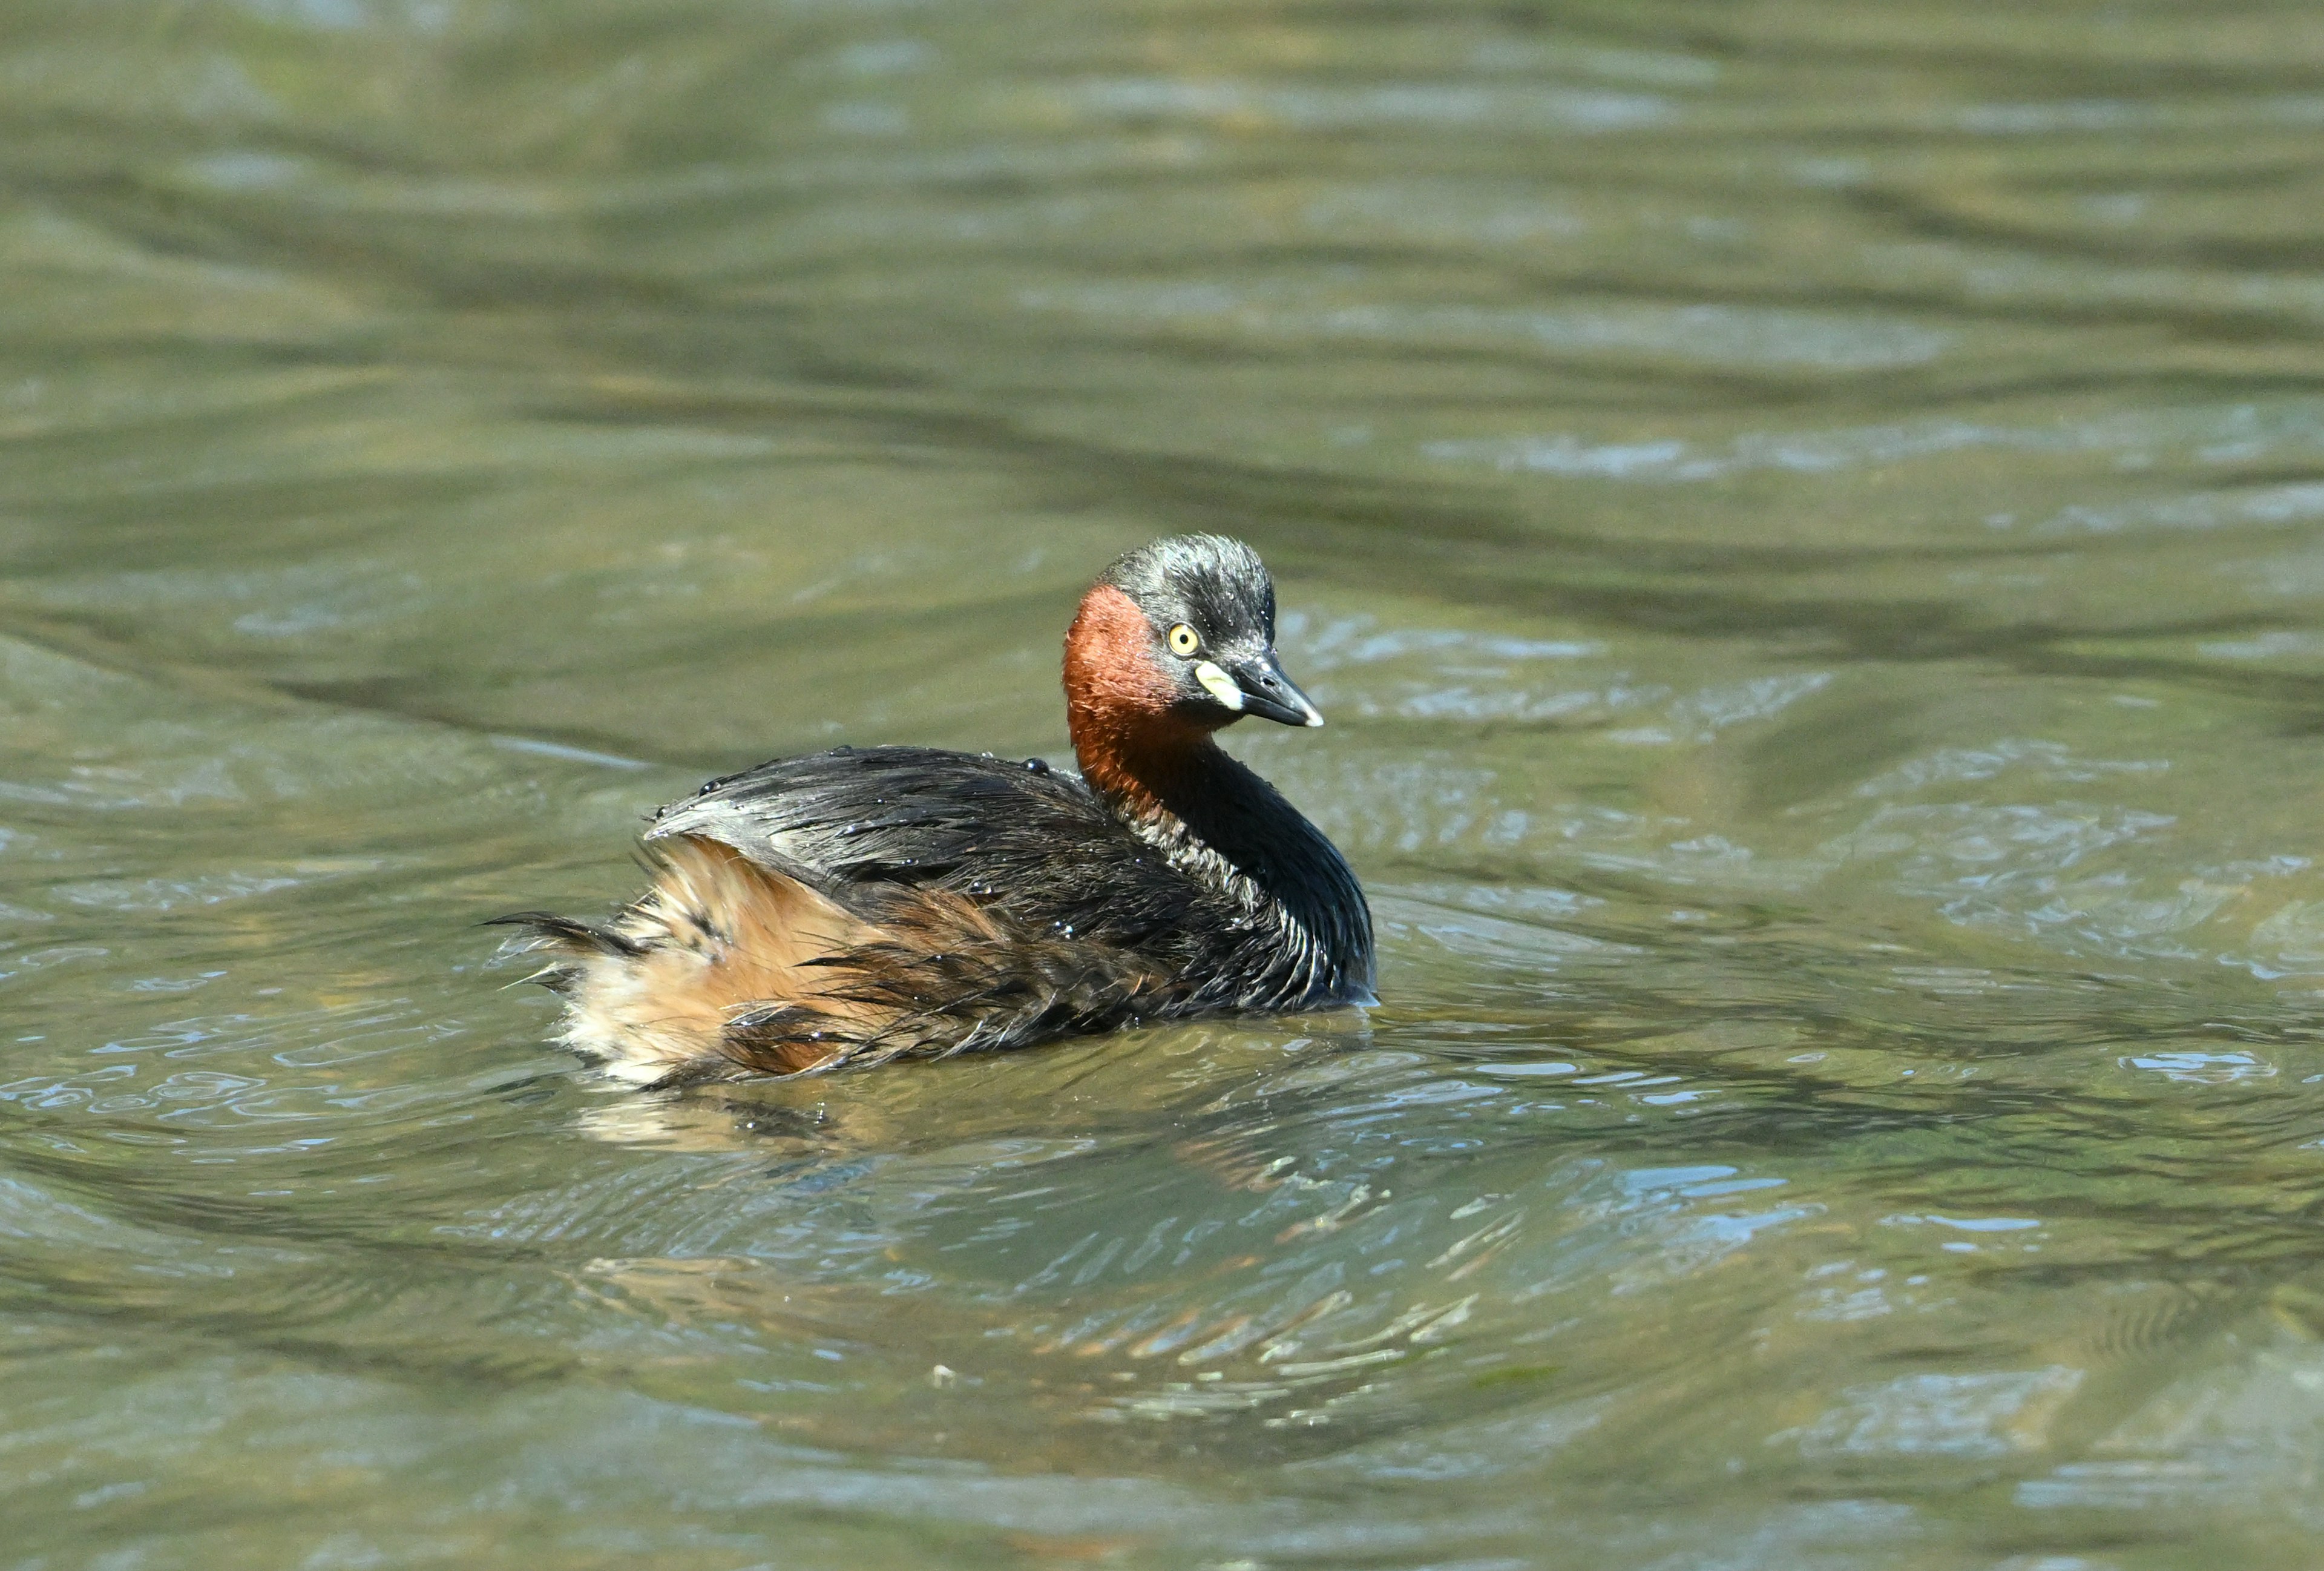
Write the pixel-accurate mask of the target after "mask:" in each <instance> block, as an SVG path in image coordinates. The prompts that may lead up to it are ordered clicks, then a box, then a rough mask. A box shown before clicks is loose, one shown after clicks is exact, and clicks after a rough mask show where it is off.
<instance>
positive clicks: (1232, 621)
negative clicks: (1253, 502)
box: [1098, 534, 1275, 645]
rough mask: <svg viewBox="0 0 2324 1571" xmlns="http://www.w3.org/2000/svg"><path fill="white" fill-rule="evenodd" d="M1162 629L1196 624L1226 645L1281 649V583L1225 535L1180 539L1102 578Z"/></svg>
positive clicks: (1120, 563)
mask: <svg viewBox="0 0 2324 1571" xmlns="http://www.w3.org/2000/svg"><path fill="white" fill-rule="evenodd" d="M1098 582H1100V583H1102V584H1111V585H1112V586H1113V587H1115V588H1117V589H1119V590H1120V591H1121V592H1122V593H1123V594H1125V595H1127V596H1130V599H1131V600H1133V601H1134V602H1136V603H1137V605H1138V608H1139V610H1141V611H1143V612H1145V613H1146V615H1147V616H1148V618H1149V619H1150V620H1151V621H1152V622H1153V623H1154V624H1155V625H1156V626H1157V627H1167V626H1169V625H1170V624H1172V623H1174V622H1185V623H1187V624H1191V625H1193V626H1194V629H1195V630H1196V631H1197V632H1199V633H1201V634H1202V635H1203V638H1205V639H1206V640H1214V641H1216V642H1219V643H1221V644H1222V645H1223V644H1233V643H1243V642H1257V643H1259V644H1261V645H1265V644H1270V643H1272V642H1275V580H1274V579H1272V578H1268V574H1267V564H1266V563H1264V562H1262V561H1260V560H1259V553H1258V552H1257V551H1255V550H1251V549H1250V547H1249V546H1247V545H1245V544H1243V543H1242V541H1239V540H1231V539H1229V538H1228V537H1227V536H1225V535H1222V534H1174V535H1170V536H1167V537H1166V538H1164V539H1162V540H1157V541H1154V542H1153V543H1152V544H1150V545H1142V546H1139V548H1138V549H1137V550H1134V551H1127V552H1124V553H1123V554H1122V555H1121V556H1120V557H1118V558H1116V559H1114V563H1113V565H1112V566H1111V567H1110V568H1106V570H1105V571H1104V572H1103V573H1102V574H1100V575H1099V576H1098Z"/></svg>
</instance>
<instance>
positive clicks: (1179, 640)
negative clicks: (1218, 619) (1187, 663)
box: [1170, 622, 1203, 654]
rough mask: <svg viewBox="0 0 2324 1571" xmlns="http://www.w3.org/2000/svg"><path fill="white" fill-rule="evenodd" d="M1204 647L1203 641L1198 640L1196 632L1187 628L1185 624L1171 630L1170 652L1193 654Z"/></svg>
mask: <svg viewBox="0 0 2324 1571" xmlns="http://www.w3.org/2000/svg"><path fill="white" fill-rule="evenodd" d="M1202 647H1203V641H1202V640H1201V639H1199V638H1196V637H1195V636H1194V629H1193V628H1191V627H1189V626H1187V625H1186V624H1185V623H1183V622H1181V623H1179V624H1177V625H1176V626H1175V627H1173V628H1172V629H1170V652H1171V653H1172V654H1192V653H1194V652H1195V651H1196V650H1198V649H1200V648H1202Z"/></svg>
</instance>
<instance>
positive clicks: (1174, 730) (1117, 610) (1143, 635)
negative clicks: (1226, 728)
mask: <svg viewBox="0 0 2324 1571" xmlns="http://www.w3.org/2000/svg"><path fill="white" fill-rule="evenodd" d="M1161 658H1162V657H1161V656H1160V654H1159V653H1158V652H1157V648H1156V643H1155V636H1154V631H1153V629H1152V627H1151V626H1149V625H1148V622H1147V619H1146V614H1145V613H1144V612H1143V611H1140V610H1139V608H1138V605H1137V603H1136V602H1135V601H1133V600H1131V599H1130V596H1127V595H1125V594H1123V593H1122V592H1121V591H1120V589H1117V588H1115V587H1113V586H1112V585H1111V584H1099V585H1097V586H1096V587H1093V588H1092V589H1091V590H1090V592H1089V593H1088V594H1086V595H1084V596H1082V604H1081V609H1080V611H1079V612H1078V613H1077V614H1076V615H1074V624H1073V626H1072V627H1071V628H1069V629H1067V631H1066V633H1065V725H1066V728H1067V729H1068V730H1069V731H1070V732H1071V733H1072V735H1073V739H1074V757H1075V758H1076V759H1078V760H1079V761H1080V763H1081V769H1082V778H1084V780H1086V781H1089V782H1090V784H1091V785H1092V786H1093V787H1094V788H1096V790H1098V791H1100V792H1101V793H1102V794H1103V795H1104V796H1106V797H1107V798H1109V799H1111V800H1113V801H1115V802H1116V803H1118V804H1120V806H1121V807H1123V808H1125V809H1129V810H1130V811H1132V812H1136V813H1139V814H1141V815H1145V814H1150V813H1153V812H1155V811H1157V810H1161V811H1176V810H1177V804H1179V803H1181V802H1183V801H1185V799H1186V793H1187V792H1188V791H1190V790H1196V789H1199V782H1200V781H1201V780H1202V779H1203V776H1204V775H1206V774H1207V773H1209V772H1210V767H1211V765H1212V764H1213V762H1214V761H1218V762H1222V761H1223V760H1224V758H1225V754H1223V753H1220V752H1219V750H1218V746H1217V744H1215V743H1213V741H1212V740H1211V735H1212V732H1213V730H1215V729H1216V727H1215V726H1214V725H1205V724H1203V722H1202V721H1201V720H1198V719H1194V718H1190V717H1189V716H1187V715H1186V714H1185V712H1184V711H1183V710H1182V709H1181V708H1180V707H1179V706H1178V693H1177V688H1176V684H1175V683H1174V681H1173V680H1172V676H1171V673H1170V672H1169V671H1168V670H1166V669H1164V667H1163V666H1162V665H1161V664H1160V661H1161Z"/></svg>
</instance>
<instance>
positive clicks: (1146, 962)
mask: <svg viewBox="0 0 2324 1571" xmlns="http://www.w3.org/2000/svg"><path fill="white" fill-rule="evenodd" d="M648 856H649V859H650V865H651V868H652V871H653V882H652V884H651V886H650V888H649V889H648V890H647V892H646V893H645V894H644V895H642V896H641V897H640V898H639V899H638V900H637V901H635V902H634V903H632V905H631V906H629V907H628V908H627V909H626V910H623V911H622V912H621V913H620V914H619V915H617V916H615V917H614V918H613V919H612V920H611V921H609V922H607V923H604V925H602V926H600V925H593V924H590V923H586V922H579V921H575V920H573V919H569V918H566V917H559V916H554V915H551V914H549V913H548V912H544V911H524V912H520V913H518V914H516V915H513V916H507V917H502V918H499V919H498V920H499V921H500V922H503V923H506V924H509V925H512V926H517V927H521V928H523V929H526V930H527V932H528V933H529V934H530V940H531V942H530V946H529V947H530V949H532V950H533V951H535V952H537V953H541V954H545V955H547V956H549V965H548V966H547V967H545V968H544V969H543V970H542V971H541V972H539V973H538V974H537V978H536V979H537V980H539V981H542V982H544V983H546V984H548V985H549V986H550V987H552V988H553V989H555V990H556V991H557V992H558V993H561V994H562V995H563V996H564V998H565V1000H566V1003H567V1010H566V1016H565V1021H564V1026H563V1030H562V1040H564V1042H565V1043H566V1045H567V1046H568V1047H570V1048H572V1049H574V1050H576V1052H579V1053H582V1054H584V1055H585V1056H586V1057H588V1058H592V1059H594V1060H595V1061H596V1062H598V1063H599V1064H600V1065H601V1066H602V1067H604V1068H605V1070H606V1071H607V1072H608V1073H611V1074H613V1075H616V1076H618V1077H621V1078H622V1079H625V1080H630V1081H632V1082H635V1083H637V1084H640V1085H650V1086H671V1085H680V1084H689V1083H693V1082H696V1081H703V1080H715V1079H724V1078H731V1077H735V1076H740V1075H795V1074H802V1073H807V1072H810V1071H815V1070H821V1069H829V1068H834V1067H838V1066H839V1065H841V1064H847V1063H883V1062H886V1061H888V1060H889V1059H891V1058H906V1057H922V1058H925V1057H938V1056H942V1055H945V1054H949V1053H957V1052H967V1051H971V1050H974V1049H986V1048H1007V1047H1015V1046H1019V1045H1021V1044H1023V1043H1026V1042H1029V1041H1033V1040H1039V1039H1041V1038H1045V1037H1050V1036H1056V1035H1063V1034H1066V1033H1070V1032H1074V1031H1089V1030H1106V1029H1110V1028H1111V1027H1114V1026H1118V1025H1121V1024H1125V1023H1128V1022H1130V1021H1134V1020H1136V1019H1139V1018H1140V1017H1141V1015H1145V1014H1153V1013H1167V1012H1170V1011H1171V1009H1172V1006H1173V1005H1174V1004H1175V1003H1180V1002H1182V1001H1183V999H1184V996H1185V992H1186V989H1185V986H1184V984H1181V983H1179V982H1178V981H1177V980H1176V979H1175V978H1174V977H1173V976H1172V975H1169V974H1168V973H1167V971H1165V970H1162V969H1159V968H1157V966H1155V965H1154V964H1153V963H1152V961H1151V960H1150V959H1147V958H1141V957H1140V956H1135V955H1132V954H1129V953H1126V952H1122V951H1119V950H1115V949H1112V948H1111V947H1093V946H1091V945H1090V944H1088V943H1087V942H1086V941H1076V940H1074V939H1071V938H1062V937H1059V936H1058V935H1056V933H1054V932H1047V931H1044V932H1039V933H1027V932H1024V931H1022V930H1020V929H1019V928H1018V927H1017V925H1016V924H1013V923H1011V922H1010V921H1009V920H1008V919H1006V918H1005V917H1004V916H1002V915H1000V914H997V913H996V912H994V911H992V910H988V909H986V908H985V907H983V906H982V905H980V904H979V903H978V902H977V901H975V900H973V899H972V898H970V897H968V896H965V895H962V894H958V893H954V892H950V891H946V890H941V889H938V890H927V889H918V888H913V887H911V886H908V885H890V886H888V887H887V888H885V889H884V890H881V891H878V892H867V895H868V896H869V898H867V899H865V900H862V901H858V903H859V904H860V905H863V906H865V907H867V908H868V909H869V910H870V912H871V914H857V913H853V912H850V911H848V910H843V909H842V908H841V907H840V906H838V905H837V904H835V902H834V901H830V900H828V899H826V898H825V896H823V895H821V894H819V893H817V892H816V891H815V890H813V889H811V888H809V887H807V884H806V883H802V882H801V881H800V880H798V879H797V878H793V877H789V876H787V875H785V874H784V873H779V872H776V871H774V870H773V869H770V868H768V867H764V866H761V865H760V864H756V863H753V862H752V861H751V860H750V859H749V858H747V857H745V856H743V855H742V854H741V853H740V852H737V851H735V850H734V849H733V848H732V847H730V846H724V845H721V844H719V843H718V842H716V841H714V840H706V839H700V838H696V837H693V836H680V837H676V838H672V839H669V840H663V841H656V842H653V843H650V846H649V848H648Z"/></svg>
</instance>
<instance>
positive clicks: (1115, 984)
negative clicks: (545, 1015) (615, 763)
mask: <svg viewBox="0 0 2324 1571" xmlns="http://www.w3.org/2000/svg"><path fill="white" fill-rule="evenodd" d="M1275 610H1276V606H1275V585H1274V580H1273V579H1272V578H1270V577H1269V576H1268V570H1267V568H1266V566H1265V564H1264V563H1262V562H1261V561H1260V559H1259V554H1258V553H1257V552H1256V551H1254V550H1252V549H1251V548H1250V546H1248V545H1246V544H1244V543H1243V542H1242V541H1238V540H1234V539H1231V538H1229V537H1226V536H1223V535H1216V534H1187V535H1175V536H1169V537H1166V538H1164V539H1161V540H1157V541H1152V542H1151V543H1149V544H1147V545H1144V546H1141V547H1139V548H1138V549H1137V550H1131V551H1129V552H1127V553H1125V554H1124V555H1122V556H1120V557H1119V558H1117V559H1115V560H1114V561H1113V562H1112V563H1111V565H1110V566H1108V567H1107V568H1105V570H1104V571H1103V572H1102V573H1101V574H1100V575H1099V576H1098V578H1097V579H1096V581H1095V582H1094V583H1093V584H1092V585H1091V586H1090V587H1089V589H1088V591H1087V592H1086V593H1085V594H1084V595H1083V596H1082V598H1081V602H1080V605H1079V606H1078V607H1077V609H1076V611H1075V614H1074V618H1073V622H1072V624H1071V626H1070V627H1069V628H1068V630H1067V632H1066V634H1065V670H1064V685H1065V718H1066V727H1067V730H1068V732H1069V734H1070V735H1071V737H1072V741H1073V749H1074V759H1075V761H1076V762H1077V763H1078V764H1079V766H1080V772H1079V774H1078V775H1077V776H1076V775H1075V774H1074V773H1072V772H1067V771H1065V770H1062V769H1058V768H1055V767H1052V766H1051V765H1050V764H1048V763H1047V762H1045V761H1043V760H1041V759H1039V758H1032V759H1026V760H1021V761H1020V760H1015V759H1004V758H998V757H995V756H993V755H991V754H990V753H982V754H978V753H956V752H951V751H946V750H942V749H937V748H932V747H915V746H878V747H839V748H835V749H833V750H831V751H829V752H825V753H814V754H811V755H807V756H801V757H794V758H781V759H777V760H775V761H773V762H769V763H764V764H761V765H760V766H759V767H757V768H756V769H752V770H747V771H744V772H742V773H739V774H732V775H726V776H723V777H721V778H719V779H716V780H713V781H708V782H707V783H705V784H704V785H703V786H702V787H701V788H700V789H699V790H697V791H696V792H695V793H694V794H693V795H691V796H689V797H687V798H685V799H681V800H679V801H677V802H673V803H670V804H669V805H668V806H666V807H663V808H660V809H658V810H656V811H655V812H654V813H653V814H652V815H651V818H650V827H648V828H647V830H646V831H645V833H644V836H643V838H642V843H641V849H642V853H643V856H644V860H645V862H646V865H647V869H648V872H649V873H650V885H649V887H648V888H647V889H646V891H645V892H644V893H642V894H641V895H640V896H639V897H638V898H637V899H635V900H634V901H632V902H631V903H630V904H628V905H627V906H626V907H623V908H622V910H619V911H618V912H616V913H615V914H614V915H613V917H612V918H610V919H606V920H604V921H600V922H586V921H581V920H576V919H572V918H568V917H563V916H558V915H555V914H552V913H550V912H548V911H539V910H533V911H519V912H515V913H512V914H511V915H508V916H504V917H497V918H494V919H493V921H494V922H495V923H502V924H508V925H512V926H514V927H516V928H519V929H522V936H521V938H519V939H518V940H517V941H516V947H518V948H520V949H521V950H524V951H527V952H530V953H531V954H533V955H535V956H539V957H541V958H543V959H544V960H545V964H544V965H543V966H542V967H541V968H540V969H539V971H537V972H536V973H534V974H533V975H532V976H531V977H529V978H527V980H536V981H539V982H540V983H542V984H545V985H547V986H548V987H549V988H550V989H551V990H552V991H554V992H556V993H558V994H560V995H561V997H562V1000H563V1004H564V1008H563V1013H562V1017H561V1022H560V1026H559V1029H558V1035H559V1038H560V1040H562V1042H563V1043H564V1045H566V1046H567V1047H568V1048H570V1049H573V1050H575V1051H576V1053H578V1054H579V1055H580V1056H581V1057H582V1058H585V1059H587V1060H589V1061H591V1062H593V1063H594V1064H595V1065H596V1067H599V1068H600V1069H602V1070H603V1071H604V1072H605V1073H607V1074H609V1075H611V1076H612V1077H615V1078H616V1079H619V1080H622V1081H625V1082H629V1083H631V1084H633V1085H636V1086H646V1087H650V1088H677V1087H681V1086H688V1085H694V1084H698V1083H703V1082H709V1081H731V1080H740V1079H750V1078H755V1077H794V1076H800V1075H810V1074H821V1073H825V1072H827V1071H830V1070H834V1069H838V1068H841V1067H868V1066H871V1065H876V1064H884V1063H890V1062H892V1061H895V1060H899V1059H909V1058H943V1057H948V1056H950V1055H953V1054H956V1053H964V1052H971V1051H982V1050H987V1049H1009V1048H1020V1047H1027V1046H1030V1045H1032V1044H1034V1043H1037V1042H1041V1041H1046V1040H1053V1039H1056V1038H1062V1037H1068V1036H1078V1035H1088V1034H1094V1033H1099V1032H1109V1031H1115V1030H1121V1029H1124V1028H1127V1027H1131V1026H1136V1025H1141V1024H1150V1023H1157V1022H1162V1021H1179V1020H1186V1019H1191V1018H1194V1017H1197V1016H1203V1015H1213V1014H1224V1013H1233V1012H1258V1013H1283V1012H1297V1011H1307V1010H1317V1009H1325V1008H1333V1007H1337V1006H1342V1005H1362V1004H1371V1003H1377V1002H1378V999H1377V997H1376V995H1375V993H1374V992H1373V987H1374V960H1373V939H1372V920H1371V913H1370V910H1369V906H1368V905H1367V904H1366V902H1365V900H1364V894H1363V890H1362V887H1361V885H1360V883H1358V882H1357V879H1356V876H1355V874H1354V873H1352V872H1351V870H1350V868H1349V866H1348V864H1347V861H1346V859H1345V858H1344V857H1342V855H1340V852H1339V850H1338V849H1337V848H1336V847H1335V846H1333V844H1332V842H1331V840H1330V839H1329V838H1327V837H1326V836H1324V834H1323V831H1322V830H1320V829H1318V828H1317V827H1315V826H1314V824H1312V823H1310V822H1309V821H1308V820H1307V819H1306V818H1305V817H1303V816H1302V815H1301V814H1300V812H1299V811H1298V809H1296V808H1294V807H1293V806H1292V805H1291V804H1290V803H1289V802H1288V801H1286V799H1284V797H1283V796H1282V794H1281V793H1280V792H1278V791H1277V790H1276V789H1275V788H1274V787H1273V786H1271V785H1269V784H1268V782H1267V781H1265V780H1263V779H1261V778H1260V777H1259V775H1258V774H1257V773H1255V772H1252V771H1251V770H1250V768H1248V767H1247V766H1245V765H1244V764H1242V763H1240V762H1237V761H1236V760H1235V759H1233V758H1231V757H1230V756H1229V755H1228V754H1227V753H1225V752H1224V751H1223V750H1222V748H1221V747H1220V746H1219V745H1218V743H1217V735H1218V733H1219V732H1221V731H1222V730H1223V729H1225V728H1226V727H1227V726H1229V725H1233V724H1235V723H1236V722H1238V721H1240V720H1244V719H1250V718H1257V719H1264V720H1270V721H1275V722H1277V723H1280V724H1282V725H1294V726H1316V725H1322V724H1323V715H1322V714H1321V713H1320V712H1319V711H1318V710H1317V709H1316V707H1315V706H1314V703H1313V702H1311V701H1310V700H1309V699H1308V698H1307V696H1306V695H1305V693H1303V692H1302V691H1300V689H1299V688H1298V687H1297V686H1296V685H1295V684H1294V683H1293V681H1292V679H1290V677H1288V676H1287V675H1286V674H1285V672H1284V670H1283V665H1282V661H1281V660H1280V659H1279V657H1278V656H1277V652H1276V648H1275V626H1276V623H1275Z"/></svg>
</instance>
